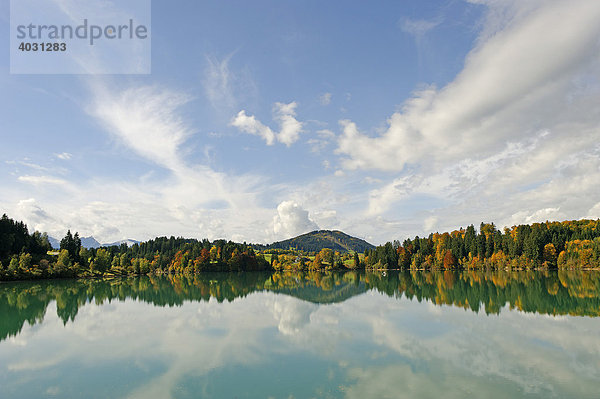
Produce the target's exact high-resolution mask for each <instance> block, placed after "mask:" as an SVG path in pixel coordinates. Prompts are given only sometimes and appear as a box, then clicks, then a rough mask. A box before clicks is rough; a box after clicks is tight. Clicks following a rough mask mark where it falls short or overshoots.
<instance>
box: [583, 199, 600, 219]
mask: <svg viewBox="0 0 600 399" xmlns="http://www.w3.org/2000/svg"><path fill="white" fill-rule="evenodd" d="M586 217H588V218H590V219H600V202H598V203H597V204H596V205H594V206H593V207H592V208H591V209H590V210H589V212H588V213H587V216H586Z"/></svg>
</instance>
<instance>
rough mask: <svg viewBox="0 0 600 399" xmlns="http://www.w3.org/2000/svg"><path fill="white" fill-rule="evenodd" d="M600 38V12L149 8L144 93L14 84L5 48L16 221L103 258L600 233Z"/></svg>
mask: <svg viewBox="0 0 600 399" xmlns="http://www.w3.org/2000/svg"><path fill="white" fill-rule="evenodd" d="M48 1H55V2H57V3H61V4H62V5H63V6H64V7H65V8H67V9H69V8H76V7H77V2H76V1H74V0H48ZM0 4H1V5H0V26H1V28H0V29H1V31H2V34H3V35H4V36H5V37H6V38H8V37H9V34H10V27H9V22H10V20H9V19H10V18H9V2H8V1H6V0H4V1H2V3H0ZM599 22H600V3H598V2H596V1H593V0H589V1H583V0H575V1H570V2H563V1H546V0H544V1H535V0H534V1H528V2H522V1H509V0H507V1H500V0H490V1H484V0H481V1H428V2H423V1H416V0H415V1H388V2H385V1H381V2H375V3H367V2H358V1H357V2H351V1H329V2H322V1H300V2H299V1H237V2H234V1H227V2H198V1H171V2H166V1H153V2H152V26H151V36H152V73H151V74H149V75H95V76H94V75H16V74H10V73H9V64H10V62H9V48H8V47H9V40H8V39H6V40H4V41H2V42H0V54H2V56H1V57H2V60H3V62H2V63H0V68H2V70H1V73H0V85H1V87H2V91H1V94H0V99H1V106H0V142H1V143H2V145H1V146H0V187H2V190H0V209H2V211H3V212H6V213H8V214H9V215H10V216H12V217H15V218H19V219H22V220H24V221H26V222H27V223H28V225H29V227H30V228H31V229H38V230H42V231H48V232H49V233H50V234H51V235H54V236H58V237H61V236H62V235H64V232H65V231H66V229H67V228H70V229H72V230H76V231H79V232H80V234H82V235H84V236H87V235H93V236H94V237H96V238H97V239H98V240H100V241H103V242H107V241H112V240H117V239H122V238H134V239H142V240H143V239H148V238H152V237H155V236H157V235H176V236H177V235H181V236H186V237H197V238H203V237H208V238H210V239H214V238H228V239H233V240H238V241H249V242H270V241H273V240H277V239H283V238H286V237H289V236H292V235H296V234H299V233H303V232H306V231H309V230H312V229H315V228H323V229H341V230H343V231H345V232H347V233H349V234H353V235H356V236H359V237H362V238H366V239H367V240H369V241H371V242H373V243H376V244H377V243H382V242H385V241H388V240H393V239H400V240H402V239H404V238H406V237H408V236H414V235H416V234H419V235H423V234H428V233H429V232H431V231H445V230H451V229H454V228H457V227H460V226H466V225H468V224H471V223H473V224H476V225H478V224H479V222H481V221H487V222H491V221H493V222H495V223H496V224H497V225H498V226H500V227H502V226H510V225H513V224H516V223H529V222H534V221H543V220H546V219H550V220H562V219H578V218H583V217H592V218H597V217H600V188H599V187H600V185H599V184H598V182H600V158H599V155H600V147H599V145H598V141H599V140H598V139H599V138H600V115H599V113H600V109H599V107H598V106H597V105H598V104H599V103H600V101H599V100H600V82H599V74H598V71H599V70H600V68H599V67H600V51H598V50H600V48H599V47H600V44H599V43H600V23H599Z"/></svg>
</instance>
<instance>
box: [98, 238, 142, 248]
mask: <svg viewBox="0 0 600 399" xmlns="http://www.w3.org/2000/svg"><path fill="white" fill-rule="evenodd" d="M139 243H140V241H136V240H132V239H131V238H128V239H126V240H121V241H115V242H111V243H106V244H102V246H103V247H112V246H117V247H118V246H120V245H121V244H127V246H128V247H131V246H132V245H135V244H139Z"/></svg>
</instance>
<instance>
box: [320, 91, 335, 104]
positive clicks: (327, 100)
mask: <svg viewBox="0 0 600 399" xmlns="http://www.w3.org/2000/svg"><path fill="white" fill-rule="evenodd" d="M331 97H332V95H331V93H323V94H321V96H319V102H320V103H321V105H329V104H331Z"/></svg>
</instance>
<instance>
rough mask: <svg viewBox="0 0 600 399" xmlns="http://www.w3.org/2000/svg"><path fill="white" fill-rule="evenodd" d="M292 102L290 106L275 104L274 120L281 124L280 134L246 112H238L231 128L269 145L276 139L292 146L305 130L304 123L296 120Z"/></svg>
mask: <svg viewBox="0 0 600 399" xmlns="http://www.w3.org/2000/svg"><path fill="white" fill-rule="evenodd" d="M297 106H298V104H297V103H296V102H295V101H292V102H291V103H289V104H285V103H279V102H277V103H275V104H274V106H273V119H274V120H275V121H277V123H278V124H279V128H280V131H279V133H275V132H273V130H271V128H270V127H268V126H266V125H264V124H262V123H261V122H260V121H259V120H258V119H256V118H255V117H254V115H251V116H248V115H247V114H246V111H245V110H242V111H240V112H238V114H237V115H236V117H235V118H233V120H232V121H231V123H230V124H231V126H234V127H237V128H238V129H239V130H240V131H242V132H245V133H250V134H254V135H257V136H260V137H262V138H263V139H264V140H265V142H266V143H267V145H273V144H274V143H275V139H277V141H279V142H280V143H283V144H285V145H286V146H288V147H289V146H291V145H292V144H294V143H295V142H296V141H298V139H299V138H300V133H301V132H302V129H303V124H302V122H300V121H298V120H297V119H296V107H297Z"/></svg>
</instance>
